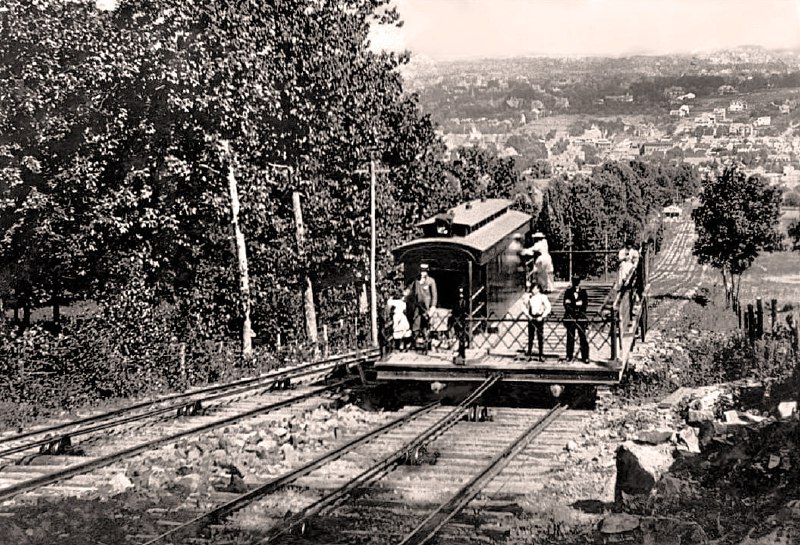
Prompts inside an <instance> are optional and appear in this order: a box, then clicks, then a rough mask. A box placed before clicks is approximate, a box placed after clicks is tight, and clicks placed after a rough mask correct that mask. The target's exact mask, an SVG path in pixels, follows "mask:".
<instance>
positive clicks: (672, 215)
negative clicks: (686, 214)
mask: <svg viewBox="0 0 800 545" xmlns="http://www.w3.org/2000/svg"><path fill="white" fill-rule="evenodd" d="M661 213H662V214H664V219H665V220H666V221H678V220H680V219H681V216H682V215H683V209H682V208H681V207H680V206H677V205H675V204H672V205H670V206H665V207H664V209H663V210H662V211H661Z"/></svg>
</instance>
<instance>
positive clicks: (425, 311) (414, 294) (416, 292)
mask: <svg viewBox="0 0 800 545" xmlns="http://www.w3.org/2000/svg"><path fill="white" fill-rule="evenodd" d="M428 272H429V267H428V264H427V263H422V264H421V265H420V266H419V278H417V280H414V282H413V283H412V284H411V298H412V300H413V305H412V306H413V309H414V314H413V316H414V318H413V325H412V331H413V332H414V338H415V339H418V338H421V339H422V341H423V344H424V347H425V348H424V349H425V350H428V349H429V348H430V347H429V346H428V342H429V340H428V332H429V330H430V325H431V324H430V317H431V311H432V310H433V309H435V308H436V304H437V303H438V299H439V296H438V292H437V290H436V281H435V280H434V279H433V278H431V277H430V276H429V275H428Z"/></svg>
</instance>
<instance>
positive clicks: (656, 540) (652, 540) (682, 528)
mask: <svg viewBox="0 0 800 545" xmlns="http://www.w3.org/2000/svg"><path fill="white" fill-rule="evenodd" d="M639 528H640V530H641V532H642V539H641V542H640V543H641V545H683V544H684V543H691V544H692V545H702V544H703V543H708V537H707V536H706V533H705V532H704V531H703V528H702V527H701V526H700V525H699V524H698V523H696V522H690V521H685V520H680V519H674V518H666V517H642V518H641V520H640V521H639Z"/></svg>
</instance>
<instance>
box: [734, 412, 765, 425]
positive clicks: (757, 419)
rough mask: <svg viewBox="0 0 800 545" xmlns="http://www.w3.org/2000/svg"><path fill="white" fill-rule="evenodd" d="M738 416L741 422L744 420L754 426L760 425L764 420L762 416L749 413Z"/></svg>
mask: <svg viewBox="0 0 800 545" xmlns="http://www.w3.org/2000/svg"><path fill="white" fill-rule="evenodd" d="M739 416H740V417H741V418H742V420H744V421H745V422H752V423H754V424H760V423H761V422H763V421H764V420H766V417H764V416H761V415H759V414H753V413H750V412H746V413H742V414H740V415H739Z"/></svg>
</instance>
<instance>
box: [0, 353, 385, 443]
mask: <svg viewBox="0 0 800 545" xmlns="http://www.w3.org/2000/svg"><path fill="white" fill-rule="evenodd" d="M371 352H373V351H370V353H368V354H356V353H351V354H345V355H341V356H336V357H334V358H329V359H326V360H320V361H316V362H309V363H305V364H302V365H298V366H295V367H292V368H287V369H280V370H277V371H274V372H270V373H266V374H264V375H260V376H258V377H253V378H248V379H242V380H239V381H235V382H229V383H226V384H218V385H214V386H209V387H206V388H202V389H199V390H194V391H191V392H184V393H180V394H174V395H170V396H166V397H163V398H159V399H154V400H151V401H145V402H142V403H137V404H135V405H130V406H127V407H123V408H120V409H115V410H113V411H109V412H107V413H103V414H100V415H95V416H90V417H87V418H83V419H80V420H73V421H71V422H65V423H63V424H57V425H55V426H50V427H48V428H45V429H40V430H32V431H29V432H26V433H22V434H18V435H15V436H13V437H5V438H2V439H0V445H2V444H8V443H12V442H16V441H20V440H22V439H26V438H28V437H32V436H36V435H42V434H48V433H53V432H55V431H61V430H64V429H67V428H71V427H73V426H81V425H85V424H93V423H96V422H103V421H105V420H108V419H110V418H114V417H116V416H120V415H123V414H126V413H129V412H132V411H135V410H138V409H145V408H147V407H152V406H154V405H158V404H160V403H169V402H173V401H176V400H182V401H181V402H180V403H173V404H171V405H169V406H167V407H161V408H158V409H154V410H152V411H149V412H146V413H141V414H137V415H132V416H128V417H125V418H121V419H118V420H114V421H112V422H107V423H104V424H98V425H97V426H93V427H89V428H83V429H77V430H74V431H70V432H68V433H65V434H62V435H60V436H50V437H46V438H43V439H41V440H37V441H34V442H31V443H26V444H25V445H19V446H16V447H11V448H7V449H5V450H0V457H1V456H8V455H11V454H16V453H19V452H24V451H26V450H30V449H32V448H36V447H40V446H43V445H48V444H51V443H53V442H55V441H58V440H59V439H60V438H63V437H64V436H71V437H74V436H76V435H86V434H87V433H90V432H93V431H99V430H103V429H108V428H111V427H115V426H118V425H122V424H126V423H129V422H135V421H137V420H143V419H146V418H152V417H154V416H158V415H160V414H163V413H167V412H170V411H173V410H175V409H176V408H180V407H182V406H184V404H187V403H189V402H197V401H212V400H214V399H219V398H222V397H228V396H233V395H237V394H241V393H244V392H247V391H250V390H254V389H258V388H261V387H262V386H267V385H269V386H272V385H274V384H275V383H276V382H278V381H279V380H285V379H287V378H293V377H295V376H304V375H311V374H314V373H318V372H323V371H325V370H327V369H330V368H333V369H334V370H335V369H336V367H337V366H339V365H348V366H349V365H352V364H355V363H360V362H361V361H369V359H370V358H371V357H374V355H373V354H372V353H371ZM348 358H353V359H352V360H349V359H348ZM209 393H210V394H215V393H216V395H212V396H209V397H201V396H203V395H204V394H209ZM187 399H188V400H189V401H186V400H187Z"/></svg>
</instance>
